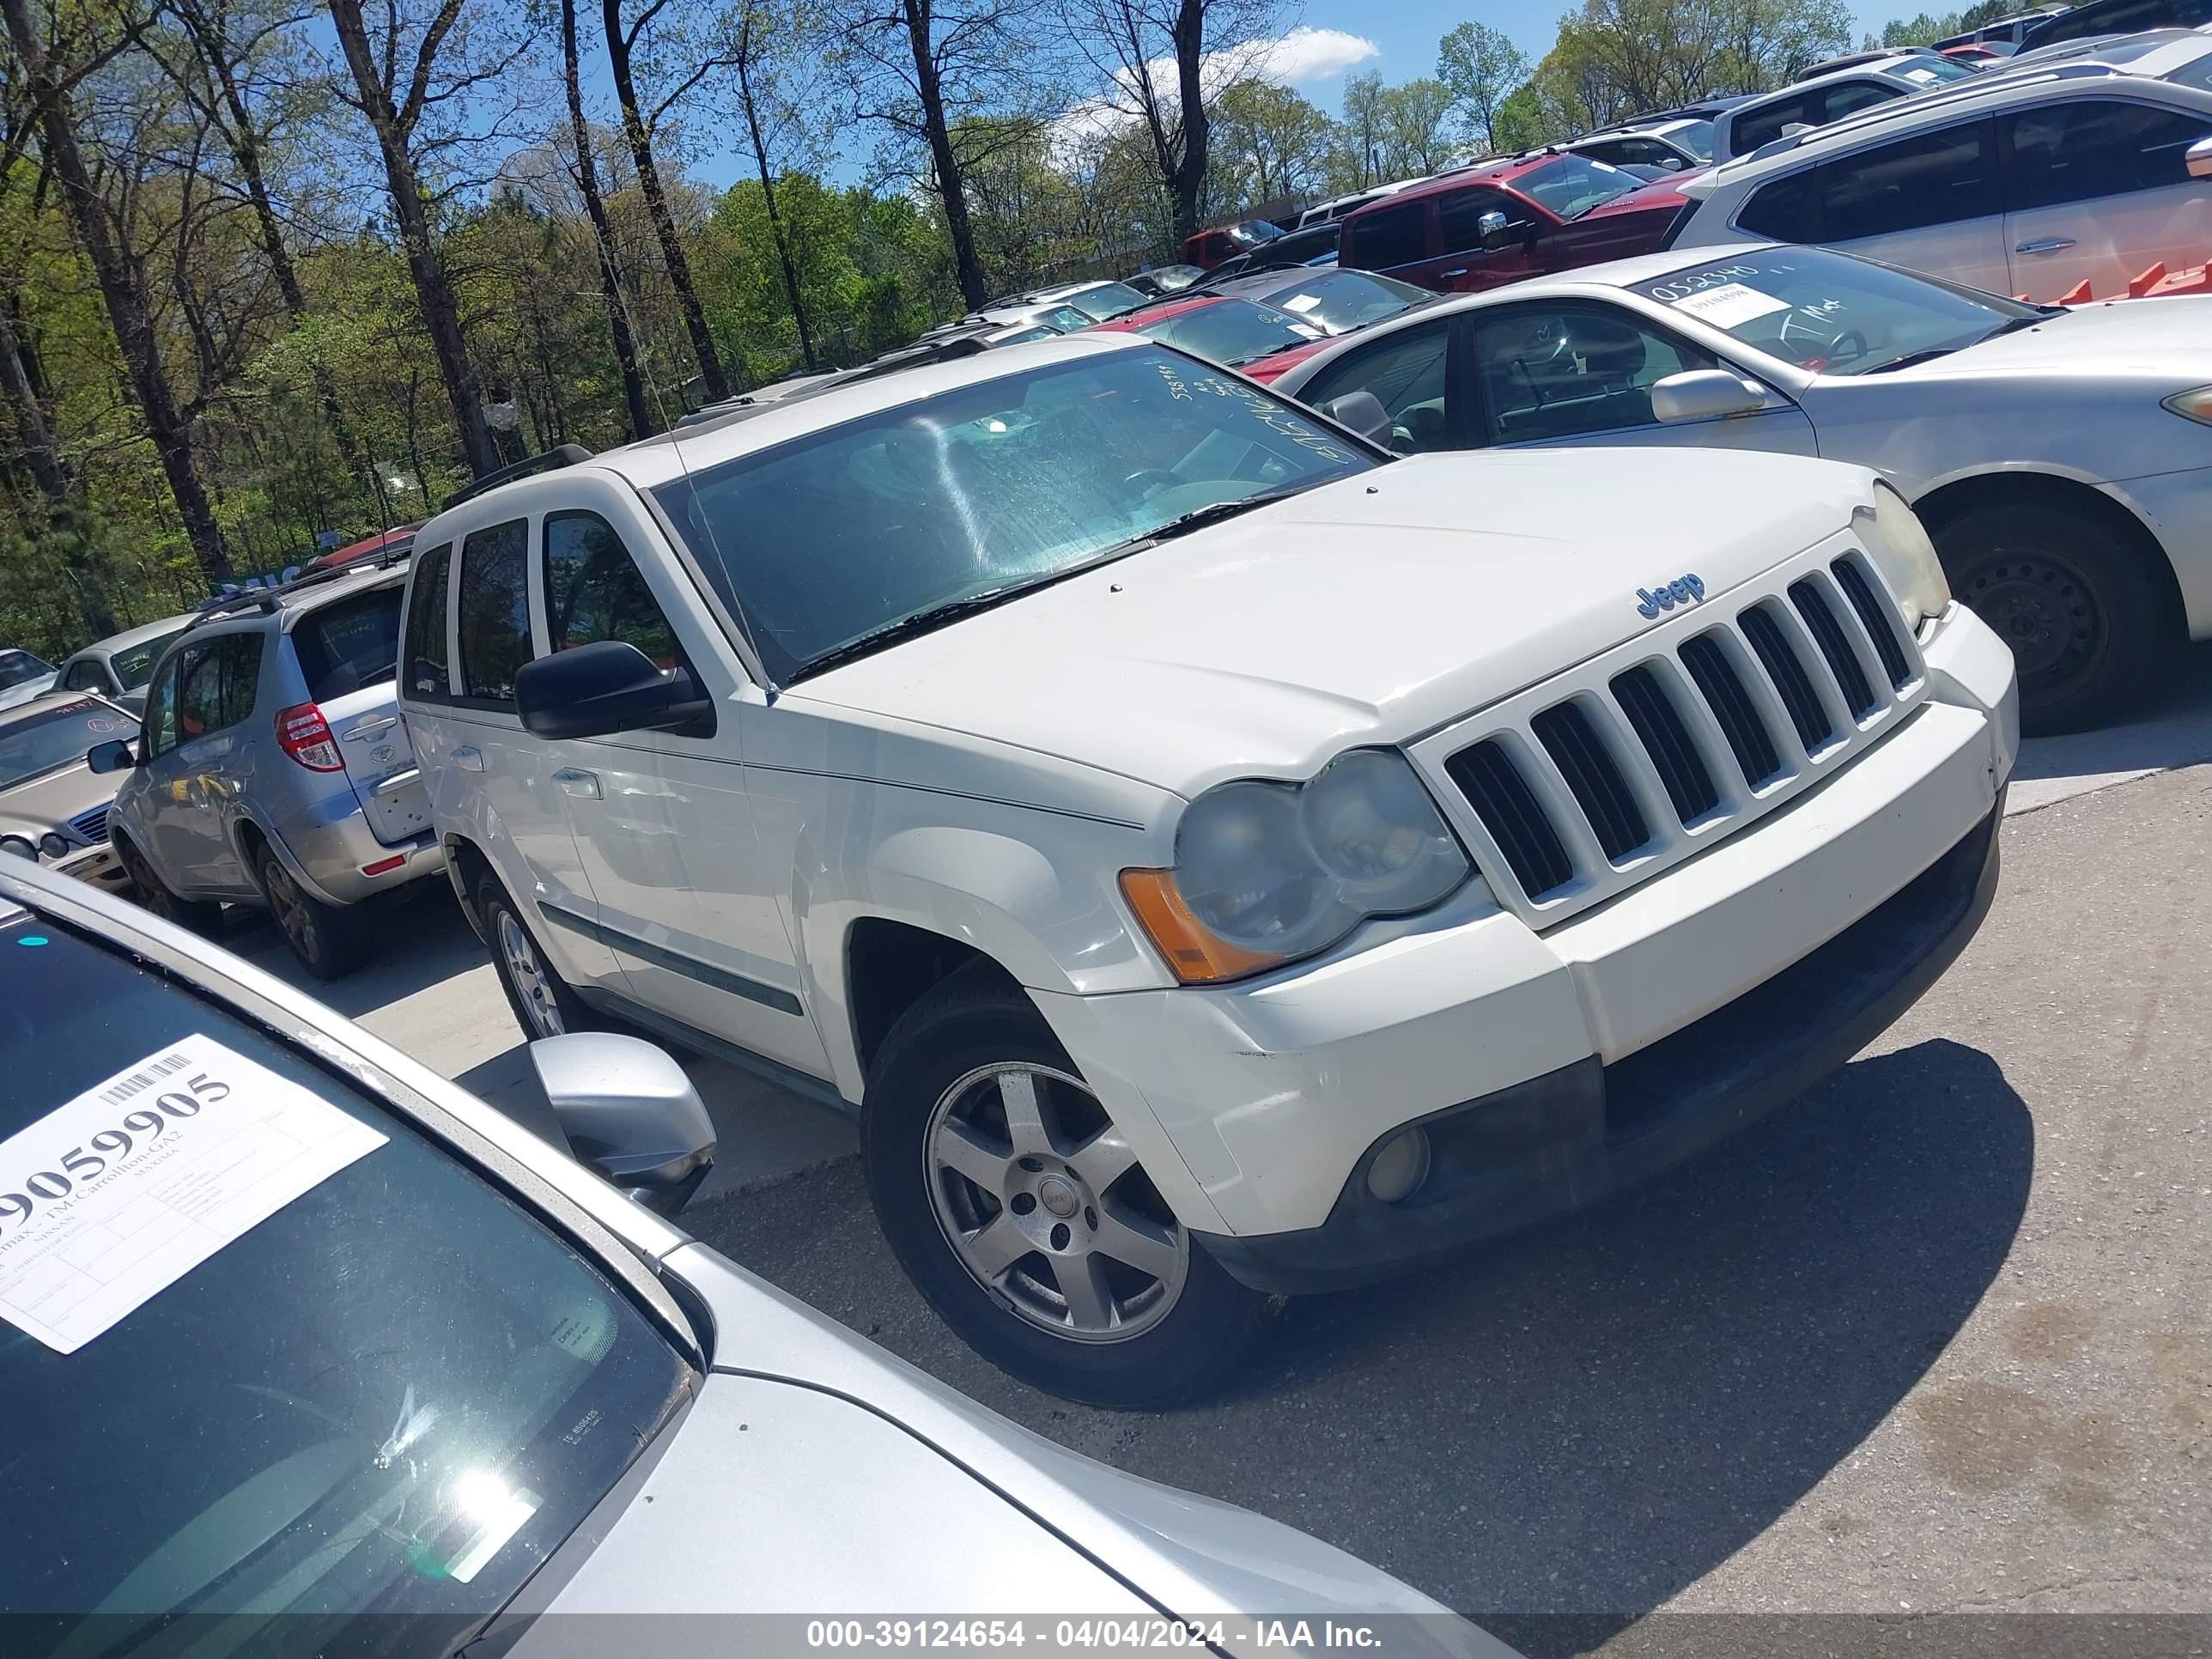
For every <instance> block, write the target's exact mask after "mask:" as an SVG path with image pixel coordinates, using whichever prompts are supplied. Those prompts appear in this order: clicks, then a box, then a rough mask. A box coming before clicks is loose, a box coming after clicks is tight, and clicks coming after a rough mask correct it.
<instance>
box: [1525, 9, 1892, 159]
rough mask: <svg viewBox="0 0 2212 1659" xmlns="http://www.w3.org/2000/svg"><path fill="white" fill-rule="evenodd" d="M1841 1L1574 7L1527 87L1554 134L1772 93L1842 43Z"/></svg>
mask: <svg viewBox="0 0 2212 1659" xmlns="http://www.w3.org/2000/svg"><path fill="white" fill-rule="evenodd" d="M1850 39H1851V35H1850V11H1849V9H1848V8H1846V7H1845V6H1844V3H1843V0H1721V3H1717V4H1707V5H1699V6H1685V5H1680V4H1677V3H1675V0H1583V9H1581V10H1580V11H1579V12H1576V13H1571V14H1570V15H1567V16H1566V17H1564V18H1562V19H1561V20H1560V22H1559V39H1558V40H1557V42H1556V43H1555V44H1554V45H1553V47H1552V50H1551V51H1550V52H1547V53H1546V54H1545V55H1544V60H1543V62H1542V63H1541V64H1538V65H1537V67H1536V73H1535V75H1534V77H1533V78H1532V84H1533V85H1534V87H1535V88H1536V93H1537V96H1538V98H1539V100H1541V103H1542V105H1543V108H1544V112H1545V118H1546V123H1547V126H1548V127H1549V128H1550V129H1551V130H1552V131H1559V132H1580V131H1585V130H1587V129H1588V128H1589V127H1592V126H1595V125H1601V124H1603V123H1605V122H1607V121H1613V120H1617V119H1619V118H1621V117H1623V116H1626V115H1632V114H1634V113H1636V112H1638V111H1642V110H1650V109H1663V108H1665V107H1667V106H1670V105H1674V104H1681V103H1687V102H1689V101H1691V100H1694V99H1698V98H1703V97H1705V96H1708V95H1710V94H1715V93H1722V92H1759V91H1764V90H1765V89H1767V88H1771V87H1775V86H1779V85H1781V84H1783V83H1784V82H1786V81H1788V80H1789V79H1790V77H1791V76H1794V75H1795V74H1796V73H1797V72H1798V71H1799V70H1802V69H1803V68H1804V67H1805V66H1806V65H1808V64H1813V63H1816V62H1818V61H1819V60H1820V59H1821V58H1831V57H1833V56H1835V55H1836V54H1837V53H1838V52H1842V51H1843V50H1844V48H1845V47H1847V46H1849V45H1850Z"/></svg>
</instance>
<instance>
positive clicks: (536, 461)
mask: <svg viewBox="0 0 2212 1659" xmlns="http://www.w3.org/2000/svg"><path fill="white" fill-rule="evenodd" d="M590 459H592V452H591V451H590V450H588V449H586V448H585V447H583V445H581V444H556V445H554V446H553V447H552V448H550V449H549V450H547V451H546V452H545V453H544V454H543V455H532V457H531V458H530V459H528V460H526V461H517V462H515V464H514V465H512V466H502V467H501V468H500V469H499V470H498V471H495V472H487V473H485V474H484V475H483V477H481V478H478V479H477V480H476V482H475V483H471V484H468V485H466V486H465V487H464V488H462V489H458V490H456V491H454V492H453V494H452V495H448V496H447V497H446V504H445V506H443V507H440V508H439V509H438V510H439V511H440V512H441V513H449V512H451V511H452V510H453V508H455V507H459V505H460V504H461V503H462V502H463V501H474V500H476V498H477V496H479V495H483V494H484V493H485V492H486V491H487V490H492V489H498V488H499V487H500V485H501V484H503V483H513V482H514V481H515V480H516V479H517V478H526V477H530V475H531V474H532V473H533V472H550V471H552V470H553V469H554V468H555V467H556V466H574V465H576V464H577V463H578V462H580V461H588V460H590Z"/></svg>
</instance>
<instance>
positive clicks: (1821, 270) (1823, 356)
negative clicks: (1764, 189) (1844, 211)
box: [1632, 247, 2046, 374]
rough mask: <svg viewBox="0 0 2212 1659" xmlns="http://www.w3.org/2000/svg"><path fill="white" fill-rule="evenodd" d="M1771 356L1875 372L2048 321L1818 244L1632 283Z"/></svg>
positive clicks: (2035, 312)
mask: <svg viewBox="0 0 2212 1659" xmlns="http://www.w3.org/2000/svg"><path fill="white" fill-rule="evenodd" d="M1632 288H1633V291H1634V292H1636V293H1638V294H1641V295H1644V298H1646V299H1647V300H1656V301H1658V302H1659V303H1660V304H1661V305H1662V306H1664V307H1667V308H1668V310H1669V311H1670V312H1672V313H1674V314H1675V315H1677V316H1682V317H1694V318H1696V319H1698V320H1699V322H1702V323H1705V324H1706V325H1709V326H1711V327H1713V328H1717V329H1719V330H1721V331H1723V332H1724V333H1727V334H1729V335H1731V336H1733V337H1735V338H1736V339H1738V340H1741V342H1742V343H1744V344H1746V345H1747V346H1750V347H1753V349H1756V350H1759V351H1763V352H1765V353H1766V355H1767V356H1770V357H1778V358H1780V359H1781V360H1782V361H1783V362H1785V363H1791V364H1794V365H1796V367H1798V368H1808V369H1811V370H1813V371H1814V372H1815V373H1816V374H1880V373H1884V372H1887V371H1889V370H1892V369H1895V368H1901V367H1904V366H1905V365H1907V364H1909V363H1912V362H1921V361H1923V360H1924V359H1926V358H1928V357H1930V356H1942V355H1944V354H1946V353H1948V352H1952V351H1957V350H1961V349H1964V348H1966V347H1967V346H1971V345H1978V344H1979V343H1981V342H1982V341H1984V340H1986V339H1988V338H1990V337H1991V336H1993V335H1997V334H2002V333H2004V332H2006V331H2008V330H2009V329H2012V328H2015V327H2020V326H2024V325H2027V324H2029V323H2033V322H2036V321H2039V320H2040V319H2042V318H2043V317H2044V316H2045V314H2046V313H2045V312H2043V311H2042V310H2040V309H2039V308H2038V307H2034V306H2027V305H2021V304H2019V303H2017V302H2015V301H2011V300H2002V299H1999V298H1998V297H1997V296H1996V295H1991V294H1983V293H1980V292H1978V291H1977V290H1975V289H1966V288H1959V287H1955V286H1954V285H1953V284H1951V283H1940V282H1934V281H1930V280H1929V278H1927V277H1924V276H1915V275H1913V274H1912V273H1911V272H1910V271H1905V270H1895V269H1893V267H1891V266H1888V265H1881V264H1874V263H1873V262H1872V261H1870V260H1867V259H1856V258H1852V257H1850V255H1849V254H1844V253H1832V252H1828V251H1826V249H1822V248H1814V247H1786V248H1768V249H1763V250H1760V251H1759V252H1753V253H1743V254H1732V255H1729V256H1727V257H1724V258H1717V259H1714V260H1711V262H1709V263H1707V264H1699V265H1685V266H1684V267H1683V268H1682V269H1681V270H1677V271H1674V272H1671V273H1670V274H1668V276H1661V277H1655V278H1650V279H1647V280H1645V281H1643V282H1639V283H1634V284H1633V285H1632Z"/></svg>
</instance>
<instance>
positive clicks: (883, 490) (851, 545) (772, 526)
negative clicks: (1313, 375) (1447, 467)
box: [654, 347, 1378, 684]
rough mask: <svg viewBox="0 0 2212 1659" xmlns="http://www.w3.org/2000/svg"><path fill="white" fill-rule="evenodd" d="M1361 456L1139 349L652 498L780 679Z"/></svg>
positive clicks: (903, 410)
mask: <svg viewBox="0 0 2212 1659" xmlns="http://www.w3.org/2000/svg"><path fill="white" fill-rule="evenodd" d="M1375 465H1378V463H1377V461H1376V459H1373V458H1372V457H1371V456H1370V454H1369V453H1368V452H1367V451H1366V450H1364V449H1363V448H1362V447H1359V446H1358V445H1357V444H1356V443H1354V442H1353V441H1352V440H1350V439H1347V438H1346V436H1345V435H1343V434H1342V433H1341V432H1340V431H1338V430H1336V429H1335V428H1332V427H1328V426H1325V425H1323V424H1322V423H1321V422H1318V421H1316V419H1315V418H1314V417H1313V416H1310V415H1308V414H1306V413H1305V412H1304V411H1303V410H1300V409H1299V408H1298V407H1297V405H1296V404H1291V403H1286V402H1285V401H1284V400H1283V399H1282V398H1278V397H1275V396H1274V395H1273V394H1272V393H1270V392H1265V391H1263V390H1261V388H1260V387H1258V386H1255V385H1253V384H1252V383H1251V382H1250V381H1249V380H1244V379H1243V378H1242V377H1241V376H1239V375H1236V374H1230V373H1228V372H1227V371H1225V370H1222V369H1213V368H1207V367H1206V365H1205V364H1203V363H1200V362H1193V361H1192V360H1191V359H1190V358H1188V357H1185V356H1181V355H1179V354H1176V353H1174V352H1170V351H1165V350H1162V349H1158V348H1156V347H1139V348H1135V349H1128V350H1121V351H1115V352H1110V353H1100V354H1098V355H1097V356H1082V357H1079V358H1075V359H1073V361H1066V362H1055V363H1049V364H1047V365H1044V366H1043V367H1041V368H1030V369H1025V370H1023V371H1021V372H1019V373H1017V374H1007V375H1004V376H1002V377H1000V378H999V379H996V380H986V381H982V382H981V383H979V384H976V385H973V386H963V387H961V388H959V389H958V390H957V391H953V392H943V393H940V394H939V395H938V396H935V397H932V398H921V399H919V400H917V401H915V402H913V403H909V404H902V405H900V406H899V407H897V408H896V409H890V410H883V411H881V412H880V413H877V414H872V415H868V416H863V417H861V418H860V419H857V420H853V421H848V422H844V423H843V424H841V425H838V426H835V427H831V428H828V429H826V430H824V431H821V432H817V433H814V434H811V435H808V436H806V437H804V438H799V439H795V440H793V441H791V442H789V443H786V444H780V445H777V446H776V447H774V448H771V449H764V450H761V451H759V452H757V453H753V454H750V455H744V456H740V457H738V459H734V460H731V461H726V462H724V463H722V464H721V465H718V466H714V467H707V468H702V469H701V470H700V471H697V472H696V473H693V474H692V475H690V477H688V478H685V479H682V480H679V481H678V482H676V483H670V484H665V485H663V486H661V487H660V488H659V489H658V490H656V491H655V492H654V493H655V495H656V497H657V498H658V499H659V502H660V504H661V506H662V507H663V508H664V509H665V511H666V512H667V513H668V516H669V519H670V520H671V522H673V523H674V524H675V525H676V526H678V529H679V530H680V532H681V533H682V534H683V536H684V538H685V540H686V541H687V542H688V544H690V548H691V550H692V553H693V555H694V556H696V558H697V560H698V562H699V564H700V566H701V568H702V569H703V570H704V571H706V573H707V574H708V576H709V578H710V579H711V580H713V581H714V584H715V586H716V587H717V588H718V590H720V597H721V599H723V601H724V603H725V604H726V605H729V606H730V608H731V609H732V611H734V612H736V613H737V614H738V615H740V616H742V617H744V621H745V623H746V624H747V626H748V628H749V630H750V633H751V635H752V638H753V641H754V643H755V646H756V647H757V649H758V650H759V652H760V653H761V656H762V658H763V665H764V666H765V667H766V668H767V670H768V671H769V675H770V676H771V677H772V678H774V679H775V681H776V682H777V683H778V684H788V683H790V682H792V681H793V680H797V679H802V678H805V676H806V675H807V674H808V673H810V672H812V671H816V670H817V669H818V668H821V667H825V666H827V665H829V664H830V663H831V662H833V661H838V660H843V659H847V658H849V657H851V656H854V655H857V654H860V652H861V651H863V650H865V649H870V648H880V647H884V646H888V645H890V644H892V643H894V642H896V640H898V639H900V638H902V637H905V636H907V635H908V634H910V633H911V632H913V631H916V630H917V629H920V628H921V627H924V626H951V625H953V624H954V623H957V621H958V620H959V618H960V617H962V616H963V615H966V614H969V612H971V611H973V610H975V609H976V608H978V607H979V606H980V605H985V604H998V603H1002V602H1005V601H1007V600H1011V599H1018V597H1019V596H1020V595H1021V594H1022V593H1024V592H1028V591H1030V590H1031V589H1034V588H1036V587H1039V586H1044V585H1047V584H1048V583H1051V582H1054V581H1058V580H1061V579H1062V578H1065V577H1066V576H1070V575H1073V574H1074V573H1075V572H1077V571H1079V570H1083V569H1085V568H1090V567H1091V566H1093V565H1095V564H1098V563H1102V562H1105V561H1107V560H1109V559H1112V558H1115V557H1119V556H1122V555H1124V554H1126V553H1127V552H1130V551H1133V550H1135V549H1136V548H1138V547H1139V546H1142V545H1145V544H1146V538H1149V537H1151V536H1152V535H1153V534H1154V533H1155V532H1159V531H1161V530H1163V529H1165V528H1166V527H1167V526H1170V525H1172V524H1175V523H1176V521H1178V520H1187V519H1188V517H1189V515H1191V514H1193V513H1200V512H1206V513H1208V515H1209V516H1213V514H1212V512H1211V511H1210V510H1211V509H1216V508H1220V507H1225V505H1227V504H1237V503H1250V504H1253V505H1255V506H1256V505H1257V504H1258V503H1259V502H1260V501H1261V498H1266V499H1267V500H1273V499H1275V498H1277V497H1279V496H1281V495H1291V494H1297V493H1298V492H1300V491H1302V490H1305V489H1311V488H1313V487H1315V486H1316V485H1318V484H1324V483H1332V482H1334V480H1336V479H1339V478H1345V477H1351V476H1352V475H1353V474H1355V473H1359V472H1364V471H1367V470H1368V469H1369V468H1370V467H1373V466H1375Z"/></svg>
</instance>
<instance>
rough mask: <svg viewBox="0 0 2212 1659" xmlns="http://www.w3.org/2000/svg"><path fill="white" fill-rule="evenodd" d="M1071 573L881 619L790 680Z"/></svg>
mask: <svg viewBox="0 0 2212 1659" xmlns="http://www.w3.org/2000/svg"><path fill="white" fill-rule="evenodd" d="M1078 568H1080V567H1078ZM1073 574H1074V571H1073V570H1059V571H1054V573H1053V574H1051V575H1049V576H1042V577H1040V578H1038V579H1037V580H1036V581H1031V582H1009V583H1008V584H1007V585H1006V586H1004V587H987V588H985V589H984V590H983V591H982V592H981V593H970V594H969V595H968V596H967V597H966V598H965V599H948V600H946V601H945V603H944V604H943V605H931V606H930V607H929V608H928V609H927V611H915V613H914V615H912V616H911V617H900V618H899V619H898V620H897V621H896V622H890V623H884V625H883V626H882V627H880V628H872V629H869V630H868V631H867V632H866V633H865V634H863V635H860V637H859V638H857V639H850V640H848V641H845V643H844V644H842V645H834V646H832V647H829V650H827V651H824V652H823V653H822V654H821V655H820V656H818V657H814V658H811V659H809V660H808V662H807V664H806V665H805V667H804V668H802V669H800V670H799V672H798V673H796V674H794V675H793V676H792V678H793V679H794V680H799V679H805V678H808V677H810V676H811V675H815V674H819V673H820V672H822V671H823V670H824V669H827V668H835V667H836V666H837V665H839V664H841V663H848V662H850V661H852V660H853V659H854V658H855V657H865V656H868V655H870V654H872V653H875V652H878V651H880V650H882V649H883V648H884V647H885V646H890V645H896V644H897V643H898V642H899V641H901V640H910V639H912V638H914V637H915V635H917V634H930V633H934V632H935V631H936V630H937V629H940V628H942V627H944V626H945V623H950V622H957V621H959V620H960V618H961V617H971V616H973V615H975V612H977V611H988V610H990V609H992V608H993V607H994V606H995V605H1003V604H1005V603H1006V601H1007V600H1008V599H1012V598H1013V597H1014V596H1015V595H1017V594H1019V593H1026V592H1029V591H1030V589H1031V588H1036V587H1043V586H1047V585H1048V583H1052V582H1056V581H1058V580H1060V578H1061V577H1062V576H1068V575H1073Z"/></svg>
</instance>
